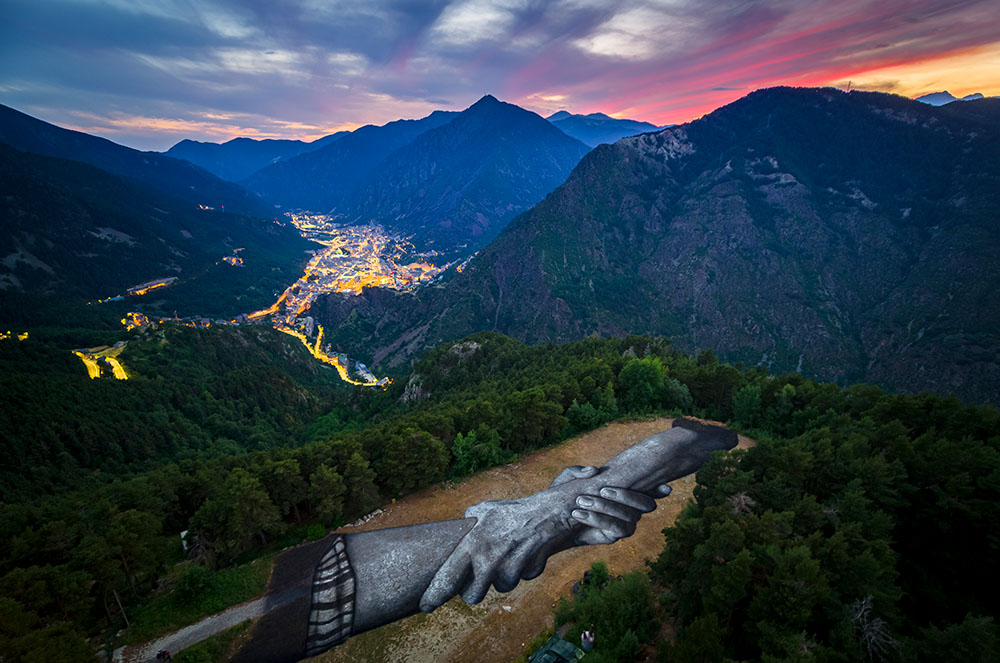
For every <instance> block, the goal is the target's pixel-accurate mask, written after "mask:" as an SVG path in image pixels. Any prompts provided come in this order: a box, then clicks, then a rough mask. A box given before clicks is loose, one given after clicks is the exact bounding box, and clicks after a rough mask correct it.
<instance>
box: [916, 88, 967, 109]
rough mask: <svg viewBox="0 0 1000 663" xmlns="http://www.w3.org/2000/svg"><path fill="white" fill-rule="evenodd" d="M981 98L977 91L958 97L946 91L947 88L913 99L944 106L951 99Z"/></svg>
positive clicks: (951, 100)
mask: <svg viewBox="0 0 1000 663" xmlns="http://www.w3.org/2000/svg"><path fill="white" fill-rule="evenodd" d="M983 98H984V97H983V95H982V94H980V93H979V92H974V93H973V94H967V95H965V96H964V97H962V98H959V97H956V96H954V95H953V94H952V93H951V92H948V90H945V91H944V92H931V93H930V94H925V95H922V96H920V97H916V98H914V101H920V102H922V103H925V104H930V105H931V106H944V105H945V104H950V103H951V102H953V101H976V100H978V99H983Z"/></svg>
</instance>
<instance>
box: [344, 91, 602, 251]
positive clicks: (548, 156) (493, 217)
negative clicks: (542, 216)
mask: <svg viewBox="0 0 1000 663" xmlns="http://www.w3.org/2000/svg"><path fill="white" fill-rule="evenodd" d="M588 151H589V148H588V147H587V146H586V145H584V144H583V143H581V142H579V141H577V140H576V139H574V138H572V137H569V136H566V135H565V134H564V133H563V132H562V131H560V130H559V129H558V128H556V127H554V126H553V125H552V124H551V123H549V122H546V121H545V120H544V119H543V118H541V117H540V116H538V115H537V114H535V113H532V112H531V111H528V110H525V109H523V108H521V107H519V106H516V105H514V104H509V103H506V102H502V101H499V100H498V99H496V97H493V96H492V95H486V96H484V97H483V98H481V99H480V100H479V101H477V102H476V103H474V104H473V105H471V106H470V107H469V108H467V109H466V110H464V111H462V112H461V113H459V114H458V115H456V116H455V117H453V118H452V119H451V121H450V122H448V123H447V124H445V125H442V126H440V127H436V128H434V129H431V130H428V131H427V132H425V133H423V134H421V135H420V136H418V137H416V138H415V139H414V140H413V141H412V142H411V143H409V144H408V145H405V146H403V147H401V148H399V149H398V150H396V151H395V152H393V153H392V154H390V155H389V156H388V157H386V159H385V160H384V161H383V162H382V163H381V164H380V166H379V169H378V172H376V173H375V174H374V175H373V177H372V179H371V180H370V181H369V183H368V184H367V185H365V186H364V187H363V188H362V189H360V190H359V192H358V194H357V197H356V199H355V201H354V203H353V205H352V206H350V207H349V208H348V210H349V211H348V212H347V218H348V220H353V221H355V222H363V221H365V220H367V219H391V225H392V227H393V229H394V230H396V231H398V232H402V233H404V234H416V236H417V237H418V238H420V240H421V241H423V242H435V246H441V245H446V246H447V247H448V248H451V247H453V246H454V245H456V244H461V243H471V244H472V245H473V246H475V247H477V248H478V247H479V246H481V245H483V244H485V243H486V241H487V240H489V239H492V238H493V237H494V236H496V234H497V233H498V232H499V231H500V229H501V228H502V227H503V225H505V224H506V222H507V220H509V219H510V218H512V217H513V216H514V215H515V214H517V213H518V212H520V211H523V210H525V209H528V208H529V207H531V205H533V204H534V203H536V202H538V201H539V200H541V199H542V198H543V197H544V196H545V195H546V194H548V193H549V192H550V191H551V190H552V189H554V188H556V187H557V186H558V185H559V184H561V183H562V182H563V181H564V180H565V178H566V176H567V175H569V172H570V171H571V170H572V168H573V166H575V165H576V164H577V162H578V161H579V160H580V158H582V157H583V155H584V154H586V153H587V152H588Z"/></svg>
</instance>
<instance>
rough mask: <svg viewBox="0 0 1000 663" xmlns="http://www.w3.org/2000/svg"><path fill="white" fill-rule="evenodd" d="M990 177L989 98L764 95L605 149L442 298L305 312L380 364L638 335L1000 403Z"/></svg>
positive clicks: (992, 127)
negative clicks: (447, 345)
mask: <svg viewBox="0 0 1000 663" xmlns="http://www.w3.org/2000/svg"><path fill="white" fill-rule="evenodd" d="M998 164H1000V102H998V101H997V100H991V99H983V100H980V101H970V102H964V103H962V104H952V105H949V106H945V107H941V108H935V107H931V106H928V105H926V104H921V103H919V102H915V101H912V100H909V99H905V98H902V97H898V96H893V95H886V94H877V93H863V92H852V93H850V94H848V93H844V92H842V91H840V90H834V89H792V88H774V89H767V90H760V91H757V92H754V93H752V94H750V95H748V96H746V97H744V98H743V99H740V100H739V101H736V102H734V103H732V104H729V105H728V106H725V107H723V108H720V109H718V110H716V111H714V112H712V113H710V114H709V115H706V116H705V117H703V118H701V119H699V120H696V121H694V122H691V123H688V124H686V125H683V126H680V127H673V128H670V129H665V130H663V131H659V132H656V133H649V134H643V135H641V136H637V137H633V138H625V139H622V140H620V141H618V142H617V143H615V144H614V145H606V146H600V147H598V148H596V149H595V150H594V151H593V152H591V153H590V154H588V155H587V156H586V157H584V158H583V160H582V161H581V162H580V164H579V165H578V166H577V167H576V169H575V170H574V171H573V173H572V175H570V177H569V179H567V181H566V183H565V184H563V185H562V186H561V187H559V188H558V189H557V190H556V191H554V192H553V193H552V194H551V195H549V196H548V197H547V198H546V199H545V200H543V201H542V202H540V203H539V204H538V205H536V206H535V207H534V208H532V209H531V210H530V211H528V212H527V213H525V214H522V215H521V216H519V217H517V218H516V219H515V220H513V221H512V222H511V224H510V225H509V226H508V227H507V228H506V230H505V231H504V232H503V233H502V234H501V235H500V236H499V237H498V239H497V240H496V241H495V242H493V243H492V244H491V245H490V246H489V247H487V248H486V249H484V250H483V251H482V252H480V254H479V255H478V256H476V258H475V259H474V260H473V261H472V262H471V263H469V265H468V267H467V269H466V270H465V271H464V272H463V273H462V274H458V275H455V276H454V278H452V279H451V280H450V281H449V282H448V283H447V284H446V287H443V288H436V289H428V290H425V291H423V292H421V293H418V295H417V296H413V295H405V294H404V295H396V296H393V295H390V294H387V293H380V292H369V293H365V294H364V295H363V296H362V297H361V298H354V299H350V300H347V299H345V298H343V297H338V296H336V295H331V296H328V297H326V298H325V299H324V300H321V301H319V302H318V303H317V306H316V309H317V312H316V313H315V315H317V316H318V317H319V318H320V319H322V320H323V322H324V324H325V325H326V326H327V328H328V330H329V332H330V333H331V334H333V335H334V337H336V338H337V339H338V340H339V341H341V342H343V343H344V344H345V346H346V347H357V346H364V347H365V348H366V350H367V351H368V352H370V353H371V354H374V355H375V356H376V357H378V358H379V359H380V360H382V361H384V362H385V363H386V365H392V364H393V363H400V364H402V363H404V362H406V361H408V359H409V357H412V356H415V355H419V354H420V352H422V351H423V349H424V348H425V347H428V346H432V345H435V344H437V343H440V342H443V341H446V340H449V339H454V338H458V337H460V336H462V335H464V334H468V333H472V332H475V331H477V330H483V329H488V330H493V331H498V332H502V333H507V334H510V335H512V336H515V337H517V338H519V339H521V340H524V341H526V342H529V343H544V342H561V341H567V340H572V339H577V338H581V337H584V336H586V335H588V334H591V333H595V332H596V333H600V334H625V333H638V332H642V333H652V334H658V335H664V336H669V337H670V338H672V339H674V342H675V343H676V344H677V345H678V347H680V348H682V349H684V350H686V351H689V352H694V351H696V350H699V349H704V348H712V349H713V350H714V351H716V352H718V353H719V354H720V356H721V357H723V358H726V359H728V360H731V361H743V362H745V363H747V364H758V363H760V364H764V365H767V366H769V367H771V368H772V369H773V370H789V371H790V370H795V371H797V372H801V373H803V374H805V375H809V376H814V377H816V378H817V379H819V380H824V381H826V380H830V381H840V382H841V383H843V384H850V383H852V382H857V381H870V382H874V383H878V384H882V385H884V386H886V387H888V388H890V389H893V390H905V391H909V392H918V391H921V390H925V389H927V390H933V391H937V392H939V393H942V394H949V393H955V394H957V395H959V397H960V398H963V399H966V400H967V401H968V402H970V403H978V402H993V403H998V402H1000V363H998V362H997V357H996V353H995V352H994V351H993V349H995V348H996V347H997V345H998V343H1000V338H998V335H997V333H996V330H997V329H998V328H1000V308H998V307H997V306H994V305H992V304H991V302H992V301H993V300H994V299H995V297H996V294H997V288H996V284H997V283H998V282H1000V271H998V270H1000V226H998V225H997V218H998V215H1000V166H998ZM336 328H339V329H336Z"/></svg>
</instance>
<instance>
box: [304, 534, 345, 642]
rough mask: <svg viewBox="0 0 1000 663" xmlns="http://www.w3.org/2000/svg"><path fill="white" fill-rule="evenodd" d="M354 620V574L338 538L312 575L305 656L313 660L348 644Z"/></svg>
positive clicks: (342, 544)
mask: <svg viewBox="0 0 1000 663" xmlns="http://www.w3.org/2000/svg"><path fill="white" fill-rule="evenodd" d="M353 618H354V571H353V570H351V562H350V560H349V559H348V558H347V550H346V548H345V546H344V539H343V537H341V536H338V537H336V538H335V539H334V540H333V545H331V546H330V549H329V550H328V551H327V552H326V554H325V555H323V558H322V559H321V560H320V561H319V563H318V564H317V565H316V570H315V572H314V574H313V584H312V605H311V606H310V609H309V629H308V636H307V639H306V655H307V656H316V655H317V654H320V653H322V652H325V651H326V650H328V649H330V648H331V647H334V646H336V645H339V644H340V643H342V642H343V641H345V640H347V638H348V636H350V635H351V623H352V621H353Z"/></svg>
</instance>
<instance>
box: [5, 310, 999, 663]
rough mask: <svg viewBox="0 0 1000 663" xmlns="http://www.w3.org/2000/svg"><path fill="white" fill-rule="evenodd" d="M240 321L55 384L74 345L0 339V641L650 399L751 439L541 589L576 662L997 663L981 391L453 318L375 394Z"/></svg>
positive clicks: (220, 569) (147, 344)
mask: <svg viewBox="0 0 1000 663" xmlns="http://www.w3.org/2000/svg"><path fill="white" fill-rule="evenodd" d="M264 333H265V331H264V330H258V329H252V328H241V329H218V330H216V329H211V330H192V329H183V328H180V329H169V330H160V331H158V332H155V333H153V334H151V335H150V337H149V338H148V339H140V340H137V341H136V342H135V344H134V346H135V347H134V349H133V346H132V345H131V344H130V347H129V350H128V351H127V352H126V354H125V355H123V361H124V363H125V364H126V366H127V367H128V368H129V369H130V370H132V371H134V377H133V378H132V379H130V380H128V381H127V382H124V383H116V382H112V381H103V380H96V381H92V382H91V381H87V380H86V377H85V374H84V373H83V372H82V367H76V366H74V367H73V369H77V372H78V374H79V376H80V377H79V379H76V380H74V379H73V378H72V376H71V375H70V368H69V366H68V365H67V366H62V368H60V366H61V365H60V364H59V362H60V361H65V362H69V361H70V360H72V361H76V360H75V358H73V357H72V355H70V354H69V353H65V354H66V357H65V358H62V359H58V358H55V357H54V356H53V357H49V355H50V354H52V353H54V350H53V349H52V348H49V347H47V346H45V345H44V344H41V343H40V345H39V346H37V347H34V346H32V345H31V344H30V340H29V341H26V342H25V343H22V344H10V343H6V344H4V345H0V348H2V352H3V353H4V357H3V359H4V361H5V365H11V364H10V362H13V363H14V364H16V365H17V367H18V371H19V373H18V374H17V375H14V374H13V373H12V374H11V375H8V376H4V378H3V379H4V380H5V382H4V384H3V389H2V390H0V398H2V399H6V401H5V403H4V407H3V408H2V411H3V412H4V413H5V417H7V420H6V421H3V422H0V425H2V426H3V428H2V430H3V436H2V437H0V441H2V443H3V445H4V447H3V452H4V458H5V461H4V463H5V466H4V467H3V468H2V469H3V475H2V477H3V484H2V486H3V491H4V492H3V498H2V499H3V502H2V505H0V559H2V560H3V561H2V566H0V657H2V658H3V660H5V661H36V660H37V661H42V660H44V661H92V660H94V659H95V657H96V652H98V651H107V650H109V649H110V648H112V647H113V646H116V645H117V644H120V643H121V642H123V641H142V639H144V638H147V637H151V636H153V635H155V634H156V633H157V632H164V630H170V629H171V628H172V627H173V628H175V627H176V626H179V625H182V623H184V620H189V621H190V620H193V619H197V618H198V617H199V616H201V615H203V614H210V613H211V612H213V611H215V610H218V609H220V608H221V607H224V606H225V605H229V604H232V603H236V602H239V601H241V600H245V599H246V598H250V597H252V596H254V595H255V593H254V592H256V593H258V594H259V592H260V591H261V590H262V588H263V584H262V583H263V581H265V580H266V578H263V576H262V575H261V570H260V569H261V568H262V567H266V561H267V559H269V558H268V556H269V555H270V554H271V553H273V552H274V551H276V550H279V549H281V548H282V547H284V546H287V545H292V544H294V543H297V542H300V541H303V540H308V539H315V538H319V537H321V536H323V535H324V534H325V532H326V531H327V528H330V527H336V526H339V525H342V524H344V523H347V522H351V521H353V520H354V519H356V518H358V517H360V516H363V515H365V514H367V513H369V512H370V511H372V510H373V509H375V508H377V507H378V506H379V505H380V504H382V503H383V502H384V501H386V500H389V499H391V498H395V497H400V496H403V495H406V494H408V493H411V492H413V491H415V490H418V489H420V488H423V487H426V486H428V485H431V484H433V483H436V482H439V481H442V480H445V479H453V480H457V479H460V478H461V477H462V476H464V475H467V474H469V473H472V472H476V471H479V470H482V469H485V468H488V467H491V466H494V465H497V464H501V463H506V462H510V461H511V460H513V459H515V458H517V457H518V456H519V455H522V454H525V453H528V452H530V451H532V450H534V449H537V448H540V447H542V446H545V445H548V444H552V443H555V442H557V441H559V440H561V439H565V438H566V437H568V436H572V435H574V434H576V433H578V432H581V431H585V430H590V429H592V428H595V427H597V426H600V425H602V424H604V423H606V422H608V421H611V420H613V419H617V418H622V417H644V416H647V415H652V414H661V413H667V414H686V415H694V416H698V417H704V418H708V419H713V420H718V421H724V422H728V424H729V425H730V426H732V427H734V428H737V429H738V430H740V431H742V432H745V433H746V434H748V435H750V436H751V437H753V438H754V439H756V440H758V441H759V443H758V444H757V446H755V447H753V448H751V449H750V450H748V451H744V452H735V453H732V454H729V455H719V456H717V457H714V458H713V460H712V461H711V462H710V463H709V464H708V465H706V466H705V467H704V468H703V469H702V470H701V471H700V472H699V475H698V479H699V483H700V486H699V487H698V489H697V492H696V500H695V501H694V502H692V503H691V504H689V505H688V507H687V508H686V509H685V510H684V512H683V513H682V515H681V517H680V518H679V519H678V521H677V523H676V524H675V526H674V527H672V528H670V529H668V530H667V531H666V547H665V548H664V551H663V553H662V554H661V555H660V556H659V558H658V559H657V560H654V561H653V562H652V563H651V565H650V568H649V573H648V574H639V576H637V577H635V578H632V579H630V578H631V576H630V577H627V578H625V579H623V580H622V581H621V583H624V584H620V583H619V581H617V580H612V579H609V580H608V581H607V582H606V583H604V586H603V587H600V588H595V590H594V591H592V592H590V593H589V594H588V596H587V597H583V598H578V599H577V601H578V602H579V605H576V604H575V603H574V604H566V605H563V606H560V608H559V610H560V611H561V612H558V613H557V618H561V619H564V620H569V621H576V622H577V623H579V622H580V620H579V619H575V620H574V619H572V615H573V611H574V610H580V611H582V612H581V614H586V615H588V618H590V619H592V621H596V622H600V623H602V624H605V623H606V626H605V627H603V628H604V629H605V630H604V631H602V633H603V634H604V635H603V637H602V638H599V639H598V644H597V647H596V649H595V650H594V652H592V653H590V654H588V657H587V660H588V661H591V660H594V661H600V660H633V658H634V657H635V656H637V655H639V654H640V652H643V651H646V652H649V651H653V650H655V651H656V652H657V654H656V655H657V657H658V658H659V659H660V660H664V661H702V660H705V661H709V660H733V661H737V660H768V661H786V660H787V661H792V660H796V661H797V660H806V659H809V660H836V661H841V660H843V661H852V660H887V661H890V660H913V661H922V660H932V659H936V660H956V661H957V660H989V659H991V658H992V659H994V660H995V659H996V658H997V657H998V656H1000V649H998V647H1000V645H998V642H1000V640H998V633H997V624H996V614H997V610H996V599H995V598H993V596H992V594H991V593H990V592H989V591H988V589H987V588H989V587H992V586H993V583H992V582H991V581H990V578H994V580H996V578H995V576H996V575H997V570H996V568H995V567H994V566H993V565H992V564H991V562H992V561H994V560H995V559H997V558H998V554H997V553H998V546H1000V541H998V539H997V536H996V532H995V529H993V528H992V527H991V525H992V523H994V522H996V520H997V516H998V515H1000V514H997V512H996V511H997V509H998V508H1000V507H998V506H997V505H998V503H1000V495H998V493H1000V456H998V452H1000V449H998V447H1000V413H998V411H997V410H996V409H995V408H992V407H966V406H964V405H963V404H962V403H961V402H959V401H958V400H957V399H955V398H953V397H941V396H936V395H930V394H922V395H915V396H914V395H890V394H885V393H884V392H883V391H882V390H880V389H879V388H877V387H874V386H870V385H864V384H862V385H854V386H851V387H847V388H842V387H840V386H837V385H835V384H818V383H815V382H812V381H809V380H806V379H804V378H802V377H801V376H799V375H795V374H790V375H769V374H768V373H767V372H766V370H764V369H763V368H759V367H751V368H746V367H743V366H733V365H729V364H725V363H720V362H719V361H717V359H716V358H715V356H714V355H713V353H712V352H711V351H705V352H702V353H700V354H698V355H697V356H696V357H690V356H686V355H683V354H681V353H679V352H677V351H675V350H674V349H672V348H671V346H670V344H669V342H668V341H666V340H663V339H657V338H650V337H627V338H598V337H591V338H588V339H586V340H583V341H578V342H573V343H567V344H564V345H558V346H557V345H551V344H550V345H543V346H526V345H524V344H522V343H520V342H517V341H515V340H512V339H510V338H507V337H504V336H501V335H498V334H493V333H480V334H476V335H474V336H470V337H468V338H466V339H463V340H461V341H459V342H455V343H447V344H444V345H441V346H439V347H437V348H434V349H432V350H430V351H428V352H427V353H426V354H425V355H424V356H423V357H422V358H421V359H420V360H419V361H418V362H417V363H416V364H415V365H413V366H412V369H411V372H410V374H409V375H408V376H399V377H397V378H396V380H395V381H394V382H393V384H392V385H391V386H390V387H389V388H388V389H387V390H386V391H374V390H348V389H347V388H345V387H343V386H342V385H341V384H338V383H337V381H336V378H335V376H332V375H329V374H327V373H325V372H324V371H323V370H322V369H321V367H318V366H316V365H315V363H310V362H308V361H307V360H308V356H307V355H305V353H303V352H301V348H295V345H294V343H291V344H289V345H287V346H283V345H280V344H275V339H274V338H271V337H270V336H268V337H267V338H263V337H258V335H260V334H264ZM129 352H132V353H133V354H132V355H131V356H130V354H128V353H129ZM46 358H49V359H50V360H49V361H43V360H44V359H46ZM303 358H304V359H303ZM300 359H301V361H300ZM44 371H51V372H52V373H53V375H49V376H47V377H46V379H52V378H54V377H58V380H57V381H56V382H55V383H52V384H54V385H55V386H53V387H51V388H50V389H51V394H50V395H51V398H46V397H44V396H45V395H44V394H43V393H42V391H43V389H44V387H43V386H42V385H41V379H42V378H41V377H39V373H41V372H44ZM22 383H23V384H22ZM132 399H134V400H132ZM15 405H16V406H17V407H14V406H15ZM13 412H17V414H16V415H15V414H11V413H13ZM29 466H30V467H33V468H35V469H33V470H32V471H31V472H30V473H29V472H27V468H28V467H29ZM68 468H71V469H72V470H73V471H72V472H71V478H70V479H69V480H63V477H65V476H66V470H67V469H68ZM19 475H21V476H20V477H19ZM184 531H186V532H187V536H186V538H185V539H184V542H183V544H182V539H181V536H180V533H181V532H184ZM183 546H186V547H187V552H185V551H184V547H183ZM262 578H263V579H262ZM241 592H242V593H241ZM623 605H628V606H630V607H629V609H628V610H623V609H622V606H623ZM168 613H169V614H168ZM601 615H604V617H602V616H601ZM608 615H612V616H613V618H612V617H611V616H608ZM171 619H173V620H174V621H173V622H171ZM602 619H605V622H601V620H602ZM654 624H663V625H671V628H670V629H665V628H660V627H655V628H653V627H652V626H651V625H654ZM122 629H124V633H123V634H122V635H121V636H120V638H117V637H116V634H118V633H119V631H121V630H122ZM629 632H631V635H629ZM666 632H673V633H675V634H676V637H675V638H665V637H663V633H666ZM577 637H578V632H577ZM623 642H625V643H627V645H628V646H625V645H622V643H623ZM612 645H613V646H612ZM609 647H611V648H609Z"/></svg>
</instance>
